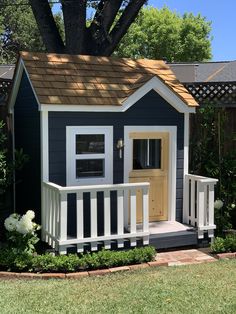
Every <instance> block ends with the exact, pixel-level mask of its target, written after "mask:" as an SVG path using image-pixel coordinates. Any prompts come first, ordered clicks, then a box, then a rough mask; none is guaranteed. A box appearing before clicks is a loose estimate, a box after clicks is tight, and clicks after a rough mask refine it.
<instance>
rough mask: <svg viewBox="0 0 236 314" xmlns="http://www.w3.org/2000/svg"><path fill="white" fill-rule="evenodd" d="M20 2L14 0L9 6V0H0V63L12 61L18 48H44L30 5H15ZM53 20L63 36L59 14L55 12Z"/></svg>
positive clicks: (40, 49)
mask: <svg viewBox="0 0 236 314" xmlns="http://www.w3.org/2000/svg"><path fill="white" fill-rule="evenodd" d="M20 3H22V0H16V1H14V6H13V5H12V6H11V5H9V4H12V1H11V0H2V1H1V5H3V6H0V63H8V64H10V63H14V62H15V61H16V58H17V54H18V51H20V50H29V51H44V50H45V47H44V45H43V42H42V39H41V36H40V34H39V30H38V27H37V24H36V21H35V19H34V16H33V13H32V10H31V7H30V6H29V5H28V6H27V5H19V6H17V4H20ZM4 5H5V6H4ZM7 5H8V6H7ZM55 21H56V24H57V26H58V28H59V32H60V33H61V34H62V38H64V34H63V27H62V25H63V23H62V17H61V15H60V14H56V16H55Z"/></svg>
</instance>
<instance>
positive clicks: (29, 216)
mask: <svg viewBox="0 0 236 314" xmlns="http://www.w3.org/2000/svg"><path fill="white" fill-rule="evenodd" d="M26 216H27V217H28V218H29V219H31V220H32V219H34V218H35V213H34V211H33V210H28V211H27V212H26Z"/></svg>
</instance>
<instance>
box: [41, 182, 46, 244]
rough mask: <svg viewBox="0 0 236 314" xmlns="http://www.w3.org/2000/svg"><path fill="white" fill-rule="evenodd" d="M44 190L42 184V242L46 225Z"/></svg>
mask: <svg viewBox="0 0 236 314" xmlns="http://www.w3.org/2000/svg"><path fill="white" fill-rule="evenodd" d="M46 192H47V190H46V188H45V186H44V184H42V206H41V208H42V209H41V210H42V229H41V238H42V241H46V234H45V223H46Z"/></svg>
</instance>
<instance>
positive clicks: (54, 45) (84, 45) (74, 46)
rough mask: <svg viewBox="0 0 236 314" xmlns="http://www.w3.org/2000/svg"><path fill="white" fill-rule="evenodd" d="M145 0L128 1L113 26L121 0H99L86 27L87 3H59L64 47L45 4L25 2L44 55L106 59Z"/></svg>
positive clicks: (35, 0) (65, 0)
mask: <svg viewBox="0 0 236 314" xmlns="http://www.w3.org/2000/svg"><path fill="white" fill-rule="evenodd" d="M146 1H147V0H129V2H128V4H127V6H126V7H125V9H124V10H123V13H122V14H121V17H120V18H119V20H118V21H117V22H116V24H115V25H114V27H113V28H112V26H113V23H114V21H115V18H116V16H117V13H118V12H119V9H120V8H121V6H122V4H123V2H124V1H123V0H100V2H99V4H98V6H97V11H96V13H95V15H94V19H93V21H92V23H91V25H90V26H89V27H86V5H87V0H75V1H72V0H61V3H62V11H63V17H64V27H65V38H66V43H65V45H64V43H63V41H62V39H61V36H60V34H59V31H58V29H57V26H56V24H55V21H54V18H53V15H52V11H51V8H50V5H49V3H48V0H29V2H30V4H31V7H32V10H33V13H34V16H35V19H36V22H37V24H38V27H39V31H40V34H41V36H42V38H43V42H44V44H45V46H46V49H47V51H48V52H57V53H63V52H64V53H71V54H87V55H101V56H109V55H111V54H112V52H113V51H114V50H115V48H116V46H117V45H118V43H119V41H120V40H121V38H122V37H123V36H124V35H125V33H126V32H127V30H128V28H129V26H130V25H131V23H132V22H133V21H134V20H135V18H136V16H137V15H138V13H139V11H140V9H141V8H142V6H143V5H144V4H145V2H146Z"/></svg>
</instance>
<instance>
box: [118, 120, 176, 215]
mask: <svg viewBox="0 0 236 314" xmlns="http://www.w3.org/2000/svg"><path fill="white" fill-rule="evenodd" d="M131 132H165V133H166V132H168V133H169V172H168V220H169V221H175V219H176V161H177V159H176V158H177V126H124V144H125V146H124V183H128V182H129V173H130V171H131V170H132V154H133V153H132V149H133V145H132V139H130V137H129V134H130V133H131Z"/></svg>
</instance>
